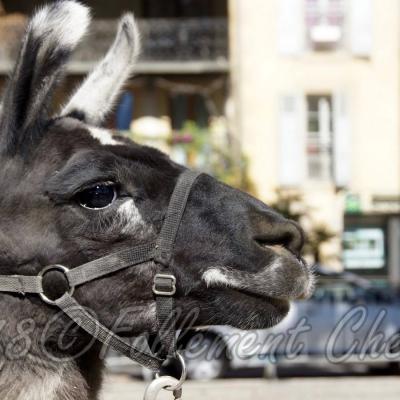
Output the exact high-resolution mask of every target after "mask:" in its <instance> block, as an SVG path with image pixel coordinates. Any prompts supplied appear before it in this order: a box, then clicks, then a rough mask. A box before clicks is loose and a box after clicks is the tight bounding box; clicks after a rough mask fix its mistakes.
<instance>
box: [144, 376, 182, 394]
mask: <svg viewBox="0 0 400 400" xmlns="http://www.w3.org/2000/svg"><path fill="white" fill-rule="evenodd" d="M178 385H179V381H178V379H175V378H173V377H172V376H168V375H165V376H160V377H157V378H156V379H154V380H153V381H152V382H151V383H150V384H149V385H148V386H147V388H146V391H145V392H144V396H143V400H157V396H158V394H159V393H160V392H161V391H162V390H169V391H172V392H174V393H173V394H174V399H175V400H179V399H181V394H182V392H181V391H180V389H179V388H178Z"/></svg>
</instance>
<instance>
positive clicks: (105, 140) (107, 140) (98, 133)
mask: <svg viewBox="0 0 400 400" xmlns="http://www.w3.org/2000/svg"><path fill="white" fill-rule="evenodd" d="M87 129H88V130H89V132H90V135H91V136H92V137H93V138H94V139H97V140H98V141H99V142H100V143H101V144H102V145H104V146H116V145H119V144H121V143H120V142H118V141H117V140H115V139H113V137H112V135H111V132H110V131H108V130H107V129H102V128H96V127H93V126H92V127H88V128H87Z"/></svg>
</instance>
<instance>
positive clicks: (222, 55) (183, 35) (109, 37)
mask: <svg viewBox="0 0 400 400" xmlns="http://www.w3.org/2000/svg"><path fill="white" fill-rule="evenodd" d="M21 24H22V25H23V22H22V21H21V19H19V20H16V21H14V22H12V21H11V20H8V21H7V18H5V19H3V21H2V19H0V37H1V38H5V40H3V39H0V72H6V71H7V70H8V69H9V68H10V66H11V65H12V62H13V60H14V59H15V55H16V49H17V48H18V45H19V43H18V42H19V40H18V39H19V38H20V35H21V32H22V29H21ZM138 25H139V29H140V32H141V36H142V44H143V47H142V54H141V57H140V59H139V62H138V66H137V71H138V72H144V73H148V72H149V73H151V72H217V71H225V70H227V68H228V50H227V49H228V28H227V20H226V18H179V19H178V18H176V19H171V18H168V19H163V18H157V19H139V20H138ZM116 26H117V21H116V20H95V21H94V22H93V24H92V26H91V30H90V34H89V36H88V37H87V38H86V39H85V40H84V42H83V43H82V44H81V45H80V46H79V47H78V49H77V51H76V52H75V53H74V56H73V58H72V61H71V62H70V64H69V71H70V72H75V73H84V72H86V71H87V70H89V69H90V68H92V67H93V65H94V63H95V62H96V61H97V60H98V59H100V58H101V57H102V56H103V55H104V54H105V52H106V51H107V49H108V48H109V46H110V45H111V43H112V41H113V39H114V35H115V31H116ZM2 31H7V32H8V34H7V36H3V35H1V32H2Z"/></svg>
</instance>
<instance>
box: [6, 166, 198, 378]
mask: <svg viewBox="0 0 400 400" xmlns="http://www.w3.org/2000/svg"><path fill="white" fill-rule="evenodd" d="M199 175H200V173H199V172H194V171H191V170H185V171H184V172H183V173H182V174H181V175H180V176H179V178H178V182H177V184H176V186H175V188H174V191H173V193H172V196H171V199H170V202H169V205H168V210H167V214H166V217H165V220H164V223H163V225H162V228H161V231H160V234H159V236H158V238H157V240H156V242H155V243H154V242H151V243H146V244H141V245H138V246H135V247H133V248H129V249H126V250H122V251H119V252H117V253H113V254H111V255H108V256H105V257H102V258H98V259H96V260H94V261H91V262H88V263H86V264H83V265H80V266H78V267H76V268H73V269H71V270H70V269H68V268H67V267H65V266H63V265H50V266H48V267H46V268H44V269H43V270H42V271H41V272H40V273H39V275H37V276H23V275H8V276H6V275H3V276H0V292H11V293H21V294H25V293H36V294H38V295H39V296H40V297H41V299H42V300H43V301H44V302H45V303H47V304H50V305H53V306H58V307H59V308H60V309H61V310H62V311H63V312H64V313H65V314H67V315H68V316H69V317H70V318H71V319H72V320H73V321H74V322H75V323H76V324H77V325H79V326H80V327H81V328H82V329H83V330H85V331H86V332H87V333H88V334H89V335H91V336H93V337H94V338H96V339H97V340H98V341H100V342H101V343H104V344H105V345H107V346H110V347H112V348H113V349H114V350H116V351H118V352H119V353H121V354H123V355H125V356H127V357H129V358H130V359H132V360H134V361H136V362H138V363H139V364H141V365H143V366H144V367H147V368H149V369H151V370H153V371H156V372H157V371H159V370H160V367H161V365H162V363H163V362H164V361H165V359H166V358H167V357H168V356H173V357H175V356H176V343H175V317H176V316H175V315H174V297H173V296H174V294H175V292H176V278H175V276H174V275H173V274H172V272H171V271H170V268H169V267H170V264H171V260H172V257H173V252H174V244H175V239H176V235H177V233H178V230H179V226H180V223H181V220H182V217H183V214H184V212H185V208H186V203H187V200H188V197H189V194H190V191H191V189H192V186H193V184H194V182H195V181H196V179H197V177H198V176H199ZM146 262H154V263H155V264H156V265H157V266H158V267H159V270H160V272H159V273H157V274H156V275H155V277H154V282H153V293H154V295H155V298H156V309H157V319H158V325H159V333H158V335H159V338H160V342H161V350H160V351H159V352H158V353H157V354H153V353H151V352H150V351H147V350H144V349H143V348H139V347H136V346H134V345H132V344H131V343H129V342H128V341H127V340H125V339H123V338H121V337H120V336H118V335H116V334H115V333H114V332H112V331H110V330H109V329H108V328H106V327H105V326H104V325H102V324H101V323H100V322H99V321H98V320H97V319H96V318H94V317H93V316H92V315H90V314H89V313H88V312H87V311H86V310H85V308H83V307H82V306H81V305H80V304H79V303H78V302H77V301H76V300H75V299H74V298H73V292H74V289H75V287H76V286H79V285H82V284H84V283H87V282H90V281H92V280H94V279H98V278H102V277H104V276H107V275H109V274H112V273H114V272H117V271H120V270H122V269H125V268H128V267H133V266H137V265H142V264H144V263H146ZM50 271H59V272H61V273H63V275H64V277H65V280H66V283H67V284H68V287H69V290H68V291H67V292H66V293H65V294H64V295H63V296H61V297H60V298H58V299H54V300H52V299H50V298H49V297H47V295H46V294H45V293H44V290H43V281H44V279H45V277H46V275H47V274H48V273H49V272H50Z"/></svg>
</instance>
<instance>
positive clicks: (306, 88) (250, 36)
mask: <svg viewBox="0 0 400 400" xmlns="http://www.w3.org/2000/svg"><path fill="white" fill-rule="evenodd" d="M278 2H279V0H268V1H266V0H252V1H247V0H230V4H229V6H230V9H229V11H230V29H231V38H230V44H231V57H232V61H231V62H232V83H233V98H234V103H235V113H236V114H235V115H236V117H235V126H236V134H237V135H238V137H239V138H240V139H241V141H242V145H243V149H244V152H245V153H246V154H247V155H248V156H249V158H250V160H251V166H250V172H251V177H252V178H253V180H254V181H255V183H256V185H257V187H258V191H259V194H260V196H261V197H263V198H265V199H268V198H270V197H272V196H273V193H274V190H275V188H276V187H277V185H278V180H277V179H278V166H279V162H278V158H277V154H278V105H279V103H278V100H279V96H280V95H282V94H287V93H290V94H293V93H306V94H312V93H337V92H345V93H346V95H347V96H348V99H349V104H348V106H349V113H350V127H351V143H352V147H351V164H352V169H351V183H350V187H349V189H350V191H352V192H355V193H358V194H360V195H361V198H362V200H363V207H364V209H365V211H368V209H369V207H370V196H371V195H372V194H373V195H376V194H383V195H399V194H400V127H399V110H400V104H399V103H400V102H399V96H400V88H399V74H400V68H399V55H400V53H399V50H400V43H399V40H400V31H399V27H400V2H399V1H398V0H385V1H380V0H374V3H373V6H374V17H373V53H372V57H371V58H370V59H357V58H355V57H353V56H352V55H351V54H350V53H349V52H348V51H340V52H332V53H318V54H317V53H305V54H303V55H301V56H298V57H285V56H282V55H280V54H279V53H278V46H277V42H278V40H277V15H278ZM305 189H306V192H307V197H308V198H310V199H311V200H310V201H312V202H313V203H316V204H317V206H318V207H317V209H318V210H317V212H318V213H319V214H320V215H321V217H322V218H326V219H327V220H328V221H330V222H331V223H332V224H333V225H334V226H336V227H340V226H341V222H340V221H341V220H342V218H343V214H342V212H341V211H342V208H343V201H342V199H341V198H340V196H339V197H338V198H336V195H335V191H334V190H333V187H332V186H331V185H329V184H328V185H326V184H320V185H319V184H308V185H306V186H305ZM333 205H336V206H335V207H336V208H335V207H334V206H333Z"/></svg>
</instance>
